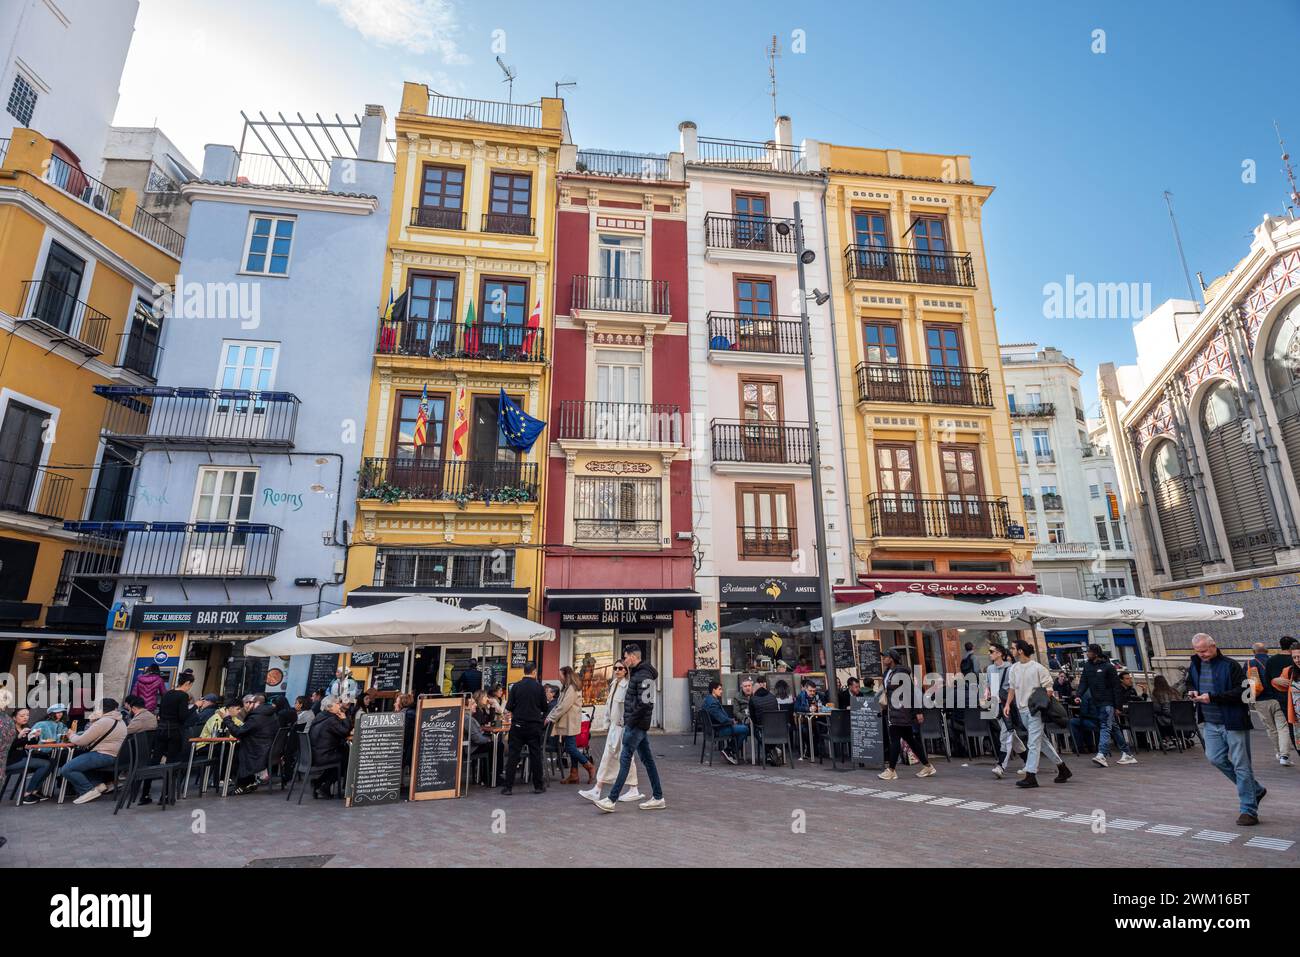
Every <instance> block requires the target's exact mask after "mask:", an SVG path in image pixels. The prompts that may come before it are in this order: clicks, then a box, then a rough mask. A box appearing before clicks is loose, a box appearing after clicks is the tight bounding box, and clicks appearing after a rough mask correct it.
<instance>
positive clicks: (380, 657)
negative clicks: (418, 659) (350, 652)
mask: <svg viewBox="0 0 1300 957" xmlns="http://www.w3.org/2000/svg"><path fill="white" fill-rule="evenodd" d="M354 657H355V656H354ZM375 659H376V660H375V670H374V671H372V672H371V673H370V686H371V687H372V688H374V689H375V690H376V691H401V690H402V671H403V666H404V665H405V664H406V655H405V652H401V651H381V652H379V653H378V654H377V655H376V656H375Z"/></svg>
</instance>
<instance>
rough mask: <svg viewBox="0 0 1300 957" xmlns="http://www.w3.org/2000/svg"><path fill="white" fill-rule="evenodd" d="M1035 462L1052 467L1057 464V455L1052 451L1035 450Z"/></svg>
mask: <svg viewBox="0 0 1300 957" xmlns="http://www.w3.org/2000/svg"><path fill="white" fill-rule="evenodd" d="M1034 461H1036V462H1042V463H1044V464H1046V465H1052V464H1054V463H1055V462H1056V453H1055V452H1053V451H1052V450H1051V449H1035V450H1034Z"/></svg>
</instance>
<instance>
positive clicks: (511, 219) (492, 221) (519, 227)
mask: <svg viewBox="0 0 1300 957" xmlns="http://www.w3.org/2000/svg"><path fill="white" fill-rule="evenodd" d="M482 231H483V232H485V233H498V234H500V235H503V236H531V235H533V219H532V217H531V216H521V215H517V214H515V213H484V214H483V225H482Z"/></svg>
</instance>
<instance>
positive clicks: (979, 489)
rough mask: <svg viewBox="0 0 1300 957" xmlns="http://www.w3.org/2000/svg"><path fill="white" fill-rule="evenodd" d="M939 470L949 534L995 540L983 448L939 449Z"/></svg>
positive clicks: (946, 446)
mask: <svg viewBox="0 0 1300 957" xmlns="http://www.w3.org/2000/svg"><path fill="white" fill-rule="evenodd" d="M939 471H940V475H941V476H942V478H943V494H944V498H945V500H946V502H945V507H944V512H945V517H946V519H947V523H948V534H949V535H950V536H953V537H956V538H991V537H992V536H993V522H992V516H991V514H990V512H989V506H988V503H987V502H986V501H985V499H984V481H983V478H982V477H981V475H980V453H979V446H976V445H941V446H939Z"/></svg>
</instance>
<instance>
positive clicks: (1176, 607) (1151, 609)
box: [1101, 595, 1245, 625]
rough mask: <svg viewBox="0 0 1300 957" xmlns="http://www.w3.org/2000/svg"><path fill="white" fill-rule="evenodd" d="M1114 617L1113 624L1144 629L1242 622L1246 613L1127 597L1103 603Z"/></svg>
mask: <svg viewBox="0 0 1300 957" xmlns="http://www.w3.org/2000/svg"><path fill="white" fill-rule="evenodd" d="M1101 604H1102V606H1104V607H1105V608H1106V609H1107V610H1108V611H1110V612H1111V613H1113V615H1114V617H1113V618H1111V621H1122V622H1126V623H1128V624H1142V625H1177V624H1184V623H1191V622H1197V621H1239V620H1240V619H1242V618H1244V617H1245V612H1243V611H1242V610H1241V609H1240V608H1234V607H1232V606H1231V605H1210V604H1207V603H1205V602H1199V601H1169V600H1168V599H1165V598H1143V597H1142V596H1141V595H1124V596H1123V597H1121V598H1113V599H1111V600H1110V601H1105V602H1102V603H1101Z"/></svg>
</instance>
